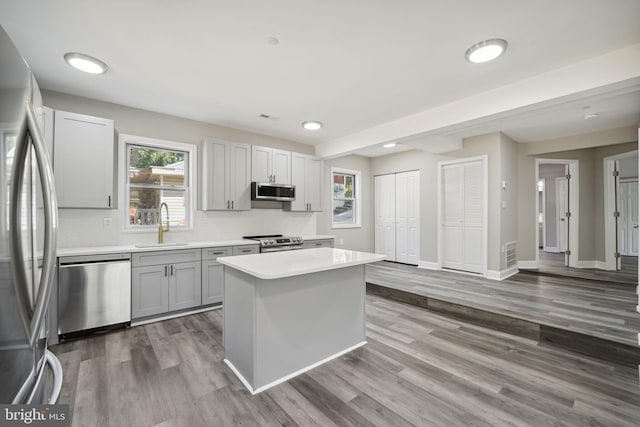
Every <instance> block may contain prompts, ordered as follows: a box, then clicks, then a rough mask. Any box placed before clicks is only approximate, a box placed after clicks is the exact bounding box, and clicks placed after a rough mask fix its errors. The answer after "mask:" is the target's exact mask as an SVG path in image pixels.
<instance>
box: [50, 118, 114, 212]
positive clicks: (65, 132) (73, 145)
mask: <svg viewBox="0 0 640 427" xmlns="http://www.w3.org/2000/svg"><path fill="white" fill-rule="evenodd" d="M54 116H55V118H54V122H55V126H54V137H53V168H54V175H55V181H56V192H57V195H58V206H59V207H60V208H97V209H113V208H115V207H116V198H115V191H114V190H115V182H114V169H115V161H114V159H115V156H114V153H115V139H114V135H115V134H114V125H113V120H109V119H102V118H99V117H91V116H86V115H83V114H75V113H68V112H65V111H55V113H54Z"/></svg>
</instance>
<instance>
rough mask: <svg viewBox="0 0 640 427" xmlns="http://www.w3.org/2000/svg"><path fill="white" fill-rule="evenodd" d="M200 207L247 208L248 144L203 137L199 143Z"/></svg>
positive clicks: (249, 154) (218, 208) (210, 208)
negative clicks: (201, 142)
mask: <svg viewBox="0 0 640 427" xmlns="http://www.w3.org/2000/svg"><path fill="white" fill-rule="evenodd" d="M201 170H202V203H201V205H202V206H201V207H202V209H203V210H209V211H216V210H236V211H238V210H249V209H251V198H250V196H251V194H250V190H251V188H250V187H251V146H250V145H249V144H240V143H237V142H228V141H216V140H206V141H204V142H203V144H202V168H201Z"/></svg>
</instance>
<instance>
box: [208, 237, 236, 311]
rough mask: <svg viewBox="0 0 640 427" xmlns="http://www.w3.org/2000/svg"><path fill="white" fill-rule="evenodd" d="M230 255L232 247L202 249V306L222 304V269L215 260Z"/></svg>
mask: <svg viewBox="0 0 640 427" xmlns="http://www.w3.org/2000/svg"><path fill="white" fill-rule="evenodd" d="M230 255H233V248H232V247H222V248H204V249H202V305H208V304H217V303H221V302H222V292H223V290H224V268H223V266H222V264H220V263H219V262H218V261H217V259H218V257H222V256H230Z"/></svg>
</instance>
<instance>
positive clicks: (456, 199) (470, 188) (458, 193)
mask: <svg viewBox="0 0 640 427" xmlns="http://www.w3.org/2000/svg"><path fill="white" fill-rule="evenodd" d="M442 185H443V188H442V194H443V200H442V202H443V211H442V238H443V242H442V250H443V255H442V266H443V267H445V268H452V269H456V270H464V271H470V272H474V273H482V272H483V261H484V248H483V240H484V239H483V236H484V230H483V227H484V217H483V215H484V206H483V186H484V184H483V167H482V162H481V161H474V162H469V163H459V164H451V165H445V166H443V168H442Z"/></svg>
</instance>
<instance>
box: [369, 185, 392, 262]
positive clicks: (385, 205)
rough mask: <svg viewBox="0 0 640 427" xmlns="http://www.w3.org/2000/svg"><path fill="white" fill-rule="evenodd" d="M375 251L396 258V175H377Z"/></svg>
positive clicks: (390, 258)
mask: <svg viewBox="0 0 640 427" xmlns="http://www.w3.org/2000/svg"><path fill="white" fill-rule="evenodd" d="M374 187H375V216H376V217H375V251H376V253H378V254H384V255H386V256H387V259H388V260H390V261H395V260H396V225H395V221H396V212H395V211H396V176H395V175H393V174H391V175H381V176H376V177H375V183H374Z"/></svg>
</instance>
